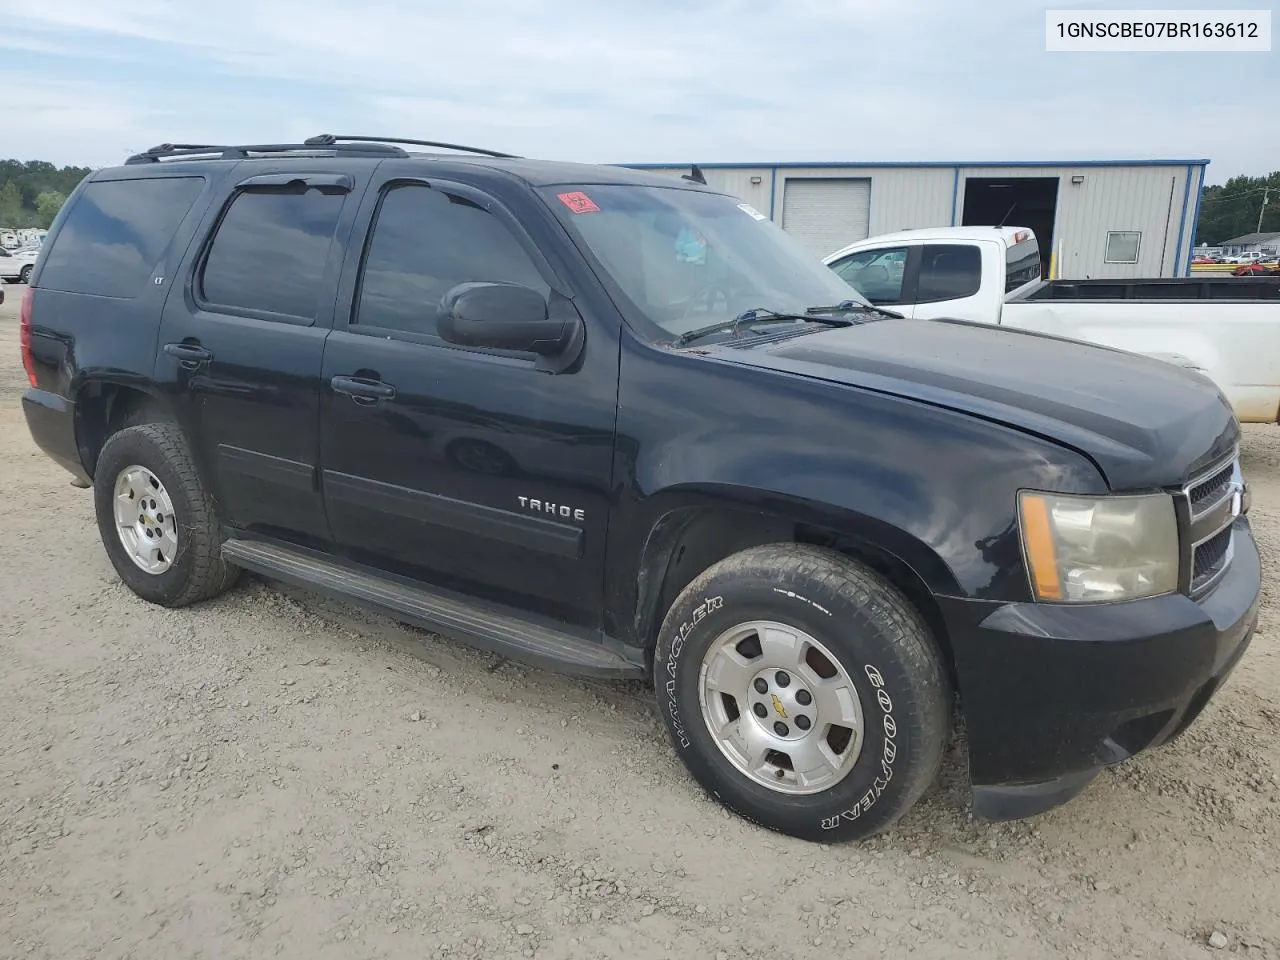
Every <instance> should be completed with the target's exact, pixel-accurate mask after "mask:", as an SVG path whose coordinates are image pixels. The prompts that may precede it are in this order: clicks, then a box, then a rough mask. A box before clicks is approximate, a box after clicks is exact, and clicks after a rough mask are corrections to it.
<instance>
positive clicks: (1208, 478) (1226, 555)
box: [1182, 456, 1244, 597]
mask: <svg viewBox="0 0 1280 960" xmlns="http://www.w3.org/2000/svg"><path fill="white" fill-rule="evenodd" d="M1243 489H1244V482H1243V480H1242V478H1241V475H1240V462H1239V458H1238V456H1232V457H1231V459H1230V460H1228V461H1226V462H1223V463H1219V464H1218V465H1217V466H1215V467H1213V468H1212V469H1211V470H1209V471H1207V472H1206V473H1203V474H1201V475H1200V476H1198V477H1196V478H1195V479H1193V480H1192V481H1191V482H1190V483H1188V484H1187V485H1186V486H1185V487H1183V488H1182V495H1183V497H1185V499H1186V503H1187V516H1188V530H1187V540H1186V542H1187V543H1188V544H1190V551H1191V555H1190V557H1189V558H1188V559H1189V560H1190V568H1191V570H1190V577H1189V578H1188V580H1189V582H1187V581H1184V582H1186V583H1187V588H1188V592H1189V593H1190V594H1191V595H1192V596H1193V597H1198V596H1200V595H1202V594H1204V593H1205V592H1207V591H1208V590H1209V589H1210V588H1211V587H1212V586H1213V585H1214V584H1215V583H1217V582H1218V581H1219V580H1220V579H1222V576H1223V575H1224V574H1225V573H1226V572H1227V568H1228V567H1230V566H1231V557H1232V544H1231V538H1232V524H1234V523H1235V520H1236V517H1237V516H1239V513H1240V494H1241V491H1242V490H1243Z"/></svg>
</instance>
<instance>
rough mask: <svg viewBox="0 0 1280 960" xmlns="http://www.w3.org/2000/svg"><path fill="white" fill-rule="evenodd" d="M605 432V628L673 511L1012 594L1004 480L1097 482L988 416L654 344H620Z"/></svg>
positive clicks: (1013, 544)
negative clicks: (613, 455)
mask: <svg viewBox="0 0 1280 960" xmlns="http://www.w3.org/2000/svg"><path fill="white" fill-rule="evenodd" d="M618 437H619V443H618V448H617V449H618V460H617V462H616V464H615V471H614V476H615V480H616V481H617V482H618V483H619V484H620V485H621V488H622V496H621V498H620V501H619V506H618V507H617V511H616V514H615V518H614V519H613V520H612V521H611V523H610V540H609V564H608V581H609V582H608V583H607V584H606V594H607V596H608V597H609V602H608V605H607V610H606V616H607V619H609V620H610V621H612V622H613V623H614V624H616V625H617V626H618V627H619V628H622V627H623V626H624V625H626V624H629V623H631V622H633V620H632V617H631V616H630V614H632V613H633V612H634V611H635V610H636V609H637V608H638V607H639V605H640V585H641V584H643V583H645V582H646V581H649V582H651V581H652V580H653V578H654V577H660V576H661V575H662V574H661V572H655V571H654V570H653V565H654V563H655V562H657V561H660V559H661V557H662V552H661V550H660V549H659V550H655V545H657V546H661V544H662V543H663V537H664V536H665V535H667V534H668V533H669V527H670V524H671V520H670V518H671V517H672V516H673V515H675V514H677V513H678V512H681V511H685V512H687V511H696V510H699V509H701V510H730V511H733V514H734V515H735V516H738V517H741V518H742V519H741V523H742V525H743V526H745V525H747V524H748V523H765V522H768V523H771V524H773V525H775V529H776V525H777V524H779V523H785V524H787V525H789V527H790V531H791V533H792V535H793V536H794V535H796V533H797V532H798V531H801V530H804V529H807V530H812V531H818V532H820V533H826V534H830V535H832V536H834V537H837V538H845V539H847V540H850V541H854V542H859V543H864V544H867V545H869V546H871V547H873V548H875V549H877V550H880V551H883V552H885V553H888V554H889V555H891V556H892V557H894V558H896V559H897V560H899V561H901V562H902V563H904V564H906V565H907V566H909V567H910V568H911V570H912V571H914V573H915V575H916V576H917V577H918V578H919V579H920V581H921V582H922V583H923V584H924V585H925V586H926V587H927V588H928V589H929V590H930V591H931V592H932V593H933V594H934V595H935V596H952V597H964V598H973V599H990V600H1005V601H1019V600H1028V599H1030V591H1029V586H1028V583H1027V579H1026V574H1025V569H1024V565H1023V560H1022V552H1021V546H1020V542H1019V539H1018V533H1017V521H1016V503H1017V492H1018V490H1019V489H1021V488H1025V487H1031V488H1037V489H1047V490H1064V491H1073V492H1098V493H1103V492H1105V491H1106V485H1105V482H1104V480H1103V478H1102V476H1101V474H1100V473H1099V472H1098V470H1097V468H1096V467H1094V466H1093V465H1092V464H1091V463H1089V462H1088V461H1087V460H1086V459H1085V458H1084V457H1083V456H1081V455H1080V454H1077V453H1075V452H1074V451H1071V450H1068V449H1066V448H1064V447H1061V446H1058V445H1057V444H1054V443H1052V442H1051V441H1049V440H1046V439H1043V438H1040V437H1036V436H1032V435H1029V434H1027V433H1023V432H1020V431H1018V430H1015V429H1012V428H1009V427H1006V426H1003V425H1001V424H996V423H992V422H989V421H985V420H982V419H979V418H977V417H973V416H969V415H966V414H962V413H958V412H956V411H952V410H947V409H944V408H940V407H934V406H931V405H929V404H925V403H920V402H917V401H912V400H906V399H902V398H899V397H893V396H889V395H885V394H879V393H875V392H873V391H868V390H862V389H859V388H855V387H847V386H842V385H839V384H832V383H828V382H824V381H817V380H811V379H808V378H805V377H799V376H793V375H788V374H778V373H775V372H766V371H762V370H760V369H758V368H750V367H745V366H743V367H738V366H735V365H733V364H724V363H704V362H701V361H700V360H699V359H698V358H697V357H696V356H690V355H687V354H680V353H669V352H662V351H656V350H648V351H635V353H634V354H633V353H632V352H631V351H628V350H626V349H624V354H623V363H622V381H621V388H620V401H619V414H618ZM732 527H733V525H732V524H730V525H728V526H727V527H726V532H725V533H724V536H725V537H728V538H731V537H732V536H733V532H732ZM655 558H657V559H655Z"/></svg>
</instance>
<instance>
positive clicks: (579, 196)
mask: <svg viewBox="0 0 1280 960" xmlns="http://www.w3.org/2000/svg"><path fill="white" fill-rule="evenodd" d="M560 202H561V203H563V204H564V205H565V206H566V207H568V208H569V209H570V210H572V211H573V212H574V213H598V212H599V211H600V208H599V207H597V206H596V204H595V201H594V200H592V199H591V198H590V197H588V196H587V195H586V194H585V193H580V192H575V193H562V194H560Z"/></svg>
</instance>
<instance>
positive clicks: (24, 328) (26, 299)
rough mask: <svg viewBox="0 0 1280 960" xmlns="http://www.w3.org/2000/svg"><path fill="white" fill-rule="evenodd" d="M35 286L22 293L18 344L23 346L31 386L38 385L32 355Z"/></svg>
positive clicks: (23, 366)
mask: <svg viewBox="0 0 1280 960" xmlns="http://www.w3.org/2000/svg"><path fill="white" fill-rule="evenodd" d="M35 294H36V291H35V288H34V287H27V289H26V292H25V293H23V295H22V308H21V312H20V313H19V326H18V344H19V345H20V346H21V348H22V368H23V369H24V370H26V371H27V380H28V381H30V383H31V386H33V387H34V386H35V385H36V364H35V359H34V358H33V357H32V356H31V304H32V302H33V301H34V300H35Z"/></svg>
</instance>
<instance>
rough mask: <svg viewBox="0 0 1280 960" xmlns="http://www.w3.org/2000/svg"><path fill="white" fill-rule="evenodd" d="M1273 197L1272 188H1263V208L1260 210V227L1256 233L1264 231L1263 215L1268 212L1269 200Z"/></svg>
mask: <svg viewBox="0 0 1280 960" xmlns="http://www.w3.org/2000/svg"><path fill="white" fill-rule="evenodd" d="M1269 199H1271V188H1270V187H1263V189H1262V209H1260V210H1259V211H1258V229H1256V230H1254V231H1253V232H1254V233H1261V232H1262V215H1263V214H1264V213H1266V212H1267V201H1268V200H1269Z"/></svg>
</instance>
